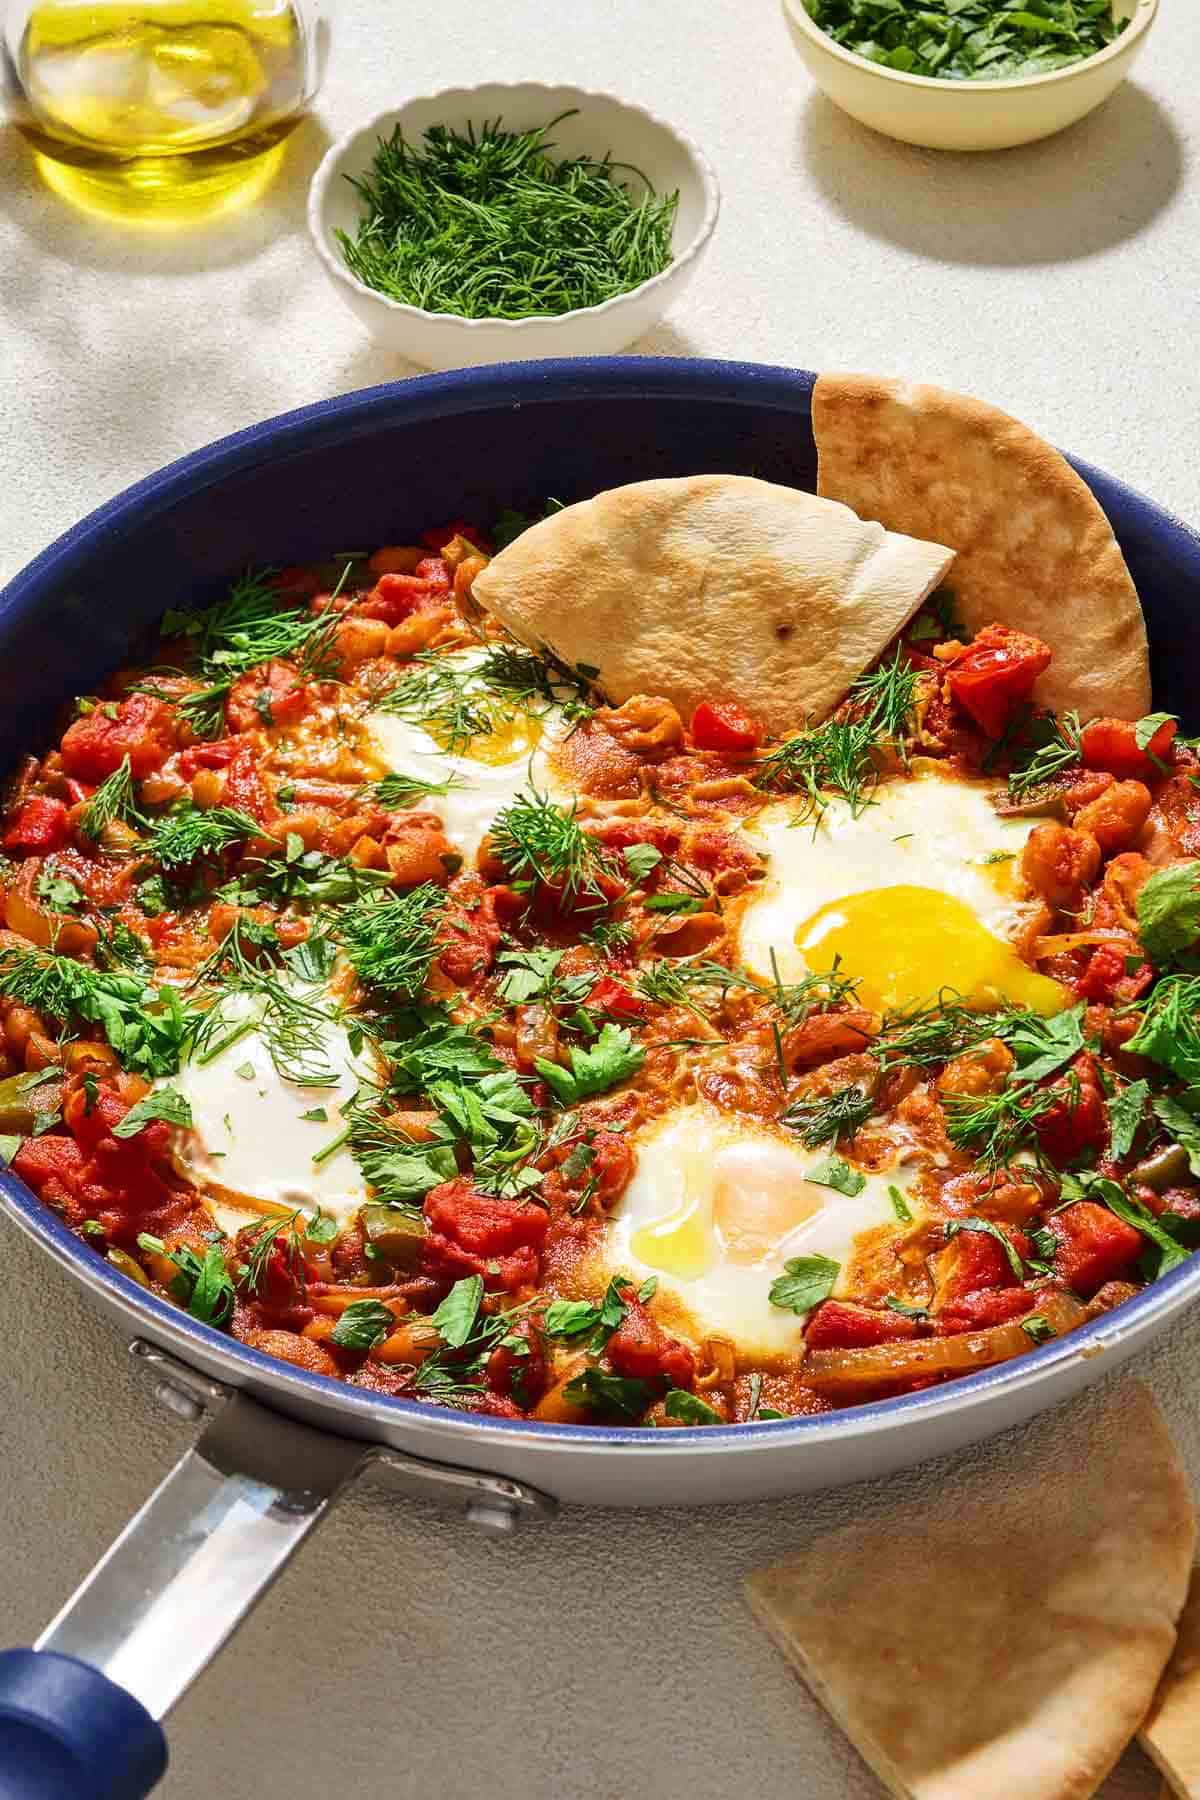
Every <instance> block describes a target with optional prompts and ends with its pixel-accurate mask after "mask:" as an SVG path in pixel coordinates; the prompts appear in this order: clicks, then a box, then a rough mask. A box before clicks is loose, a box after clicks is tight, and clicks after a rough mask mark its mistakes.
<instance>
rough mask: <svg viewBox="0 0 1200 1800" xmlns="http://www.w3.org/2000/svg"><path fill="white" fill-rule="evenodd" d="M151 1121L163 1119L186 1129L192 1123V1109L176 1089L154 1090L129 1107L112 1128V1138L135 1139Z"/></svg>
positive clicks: (169, 1123) (162, 1088)
mask: <svg viewBox="0 0 1200 1800" xmlns="http://www.w3.org/2000/svg"><path fill="white" fill-rule="evenodd" d="M153 1119H163V1120H165V1121H166V1123H167V1124H168V1125H179V1126H182V1127H183V1128H185V1129H187V1128H188V1127H190V1126H191V1123H192V1109H191V1106H190V1105H189V1104H188V1102H187V1100H186V1099H185V1098H184V1096H183V1095H182V1094H181V1093H179V1092H178V1090H177V1089H175V1088H169V1087H161V1088H155V1090H154V1092H153V1093H151V1094H147V1095H146V1097H145V1099H144V1100H139V1101H137V1103H136V1104H135V1105H133V1106H131V1107H130V1109H129V1111H128V1112H127V1113H126V1114H125V1117H124V1118H123V1119H121V1120H120V1121H119V1122H118V1123H117V1124H116V1125H114V1126H113V1136H114V1137H115V1138H131V1137H136V1136H137V1135H138V1133H139V1132H140V1131H144V1130H145V1128H146V1126H147V1125H149V1124H150V1122H151V1120H153Z"/></svg>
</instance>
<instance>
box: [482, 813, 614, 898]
mask: <svg viewBox="0 0 1200 1800" xmlns="http://www.w3.org/2000/svg"><path fill="white" fill-rule="evenodd" d="M577 812H578V807H577V804H575V803H572V804H571V805H570V806H557V805H556V804H555V803H554V801H552V800H550V799H548V798H547V797H546V795H544V794H539V793H538V792H537V790H536V788H534V787H532V786H531V787H530V788H529V789H528V791H527V792H525V793H522V794H518V795H517V797H516V799H515V800H513V801H511V802H510V804H509V805H508V806H506V807H504V808H503V810H502V811H501V812H499V813H497V815H496V817H495V820H494V821H493V823H492V829H491V848H492V852H493V854H494V855H495V856H497V857H499V859H500V861H501V862H502V863H503V864H504V866H505V868H506V869H507V870H508V872H509V874H510V875H511V876H512V877H513V880H514V882H515V883H518V884H523V885H525V886H526V887H531V886H532V885H533V884H534V883H535V882H538V881H541V882H545V883H546V885H547V886H549V887H553V888H556V889H559V890H560V891H561V892H562V893H563V894H566V895H569V896H575V895H581V894H582V895H591V896H593V897H594V898H595V900H596V901H597V903H598V904H600V905H604V904H606V901H605V895H604V890H603V889H602V887H601V886H600V882H599V877H600V875H601V874H603V873H605V872H611V871H607V865H606V862H605V857H604V852H603V850H602V848H601V846H600V844H599V843H598V842H597V840H596V839H595V838H594V837H593V836H592V835H591V834H590V832H587V831H585V830H584V829H583V827H582V825H580V823H579V820H578V818H577V816H576V815H577Z"/></svg>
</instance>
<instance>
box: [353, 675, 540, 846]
mask: <svg viewBox="0 0 1200 1800" xmlns="http://www.w3.org/2000/svg"><path fill="white" fill-rule="evenodd" d="M484 654H485V652H483V651H482V650H461V651H455V652H454V653H453V654H452V655H450V656H447V658H446V662H447V663H448V664H449V665H450V666H452V667H454V668H457V669H460V670H463V669H465V670H470V669H472V668H475V667H477V666H478V665H479V663H480V662H481V661H482V660H483V657H484ZM480 685H482V684H480ZM468 691H469V689H468ZM366 728H367V735H368V737H369V739H370V743H371V748H372V750H373V752H374V754H375V755H376V756H377V757H378V758H379V760H380V762H381V763H382V764H383V765H384V767H385V768H386V769H387V770H388V771H389V772H391V773H393V774H398V775H413V776H420V777H422V778H424V779H426V780H429V781H436V782H443V781H449V780H452V781H453V782H454V786H452V787H451V788H450V790H449V792H448V793H446V794H434V795H431V797H430V798H429V799H428V800H426V801H422V802H420V804H421V806H422V808H427V809H428V810H429V811H431V812H437V813H439V814H440V815H441V819H442V824H443V827H444V829H445V832H446V836H447V837H448V838H449V839H450V842H451V843H452V844H453V845H454V847H455V849H456V850H458V851H459V852H460V853H461V855H462V856H463V859H464V861H465V863H466V865H467V866H468V867H473V866H474V863H475V857H476V854H477V852H478V850H479V846H480V844H481V843H482V842H483V839H484V837H485V836H486V835H487V832H488V830H489V828H490V827H491V824H492V821H493V819H494V818H495V817H496V814H497V813H498V812H501V811H502V810H503V808H504V807H506V806H508V805H509V804H510V803H511V802H512V801H513V800H514V799H515V798H516V796H517V795H518V794H519V793H520V792H521V791H522V790H523V789H525V788H528V787H530V786H531V785H532V786H533V787H535V788H536V789H537V791H538V792H539V793H541V794H550V795H552V796H554V797H556V798H557V797H561V789H562V784H561V782H559V781H557V780H556V777H555V772H554V767H553V763H552V761H551V753H552V751H553V748H554V745H555V743H556V742H557V741H558V739H559V737H560V735H561V732H562V716H561V713H560V712H559V710H558V708H557V707H554V706H547V707H546V708H545V709H544V710H543V711H542V712H541V713H539V714H536V715H530V714H528V713H524V712H522V711H520V710H519V709H517V708H514V709H513V710H512V714H511V717H510V718H508V719H507V720H506V721H505V724H504V727H503V729H502V730H500V731H496V732H493V733H491V734H489V735H488V736H486V737H478V738H475V739H473V740H472V742H471V743H470V744H469V745H468V746H467V748H466V749H465V750H463V751H453V752H452V751H450V750H447V749H445V748H443V746H442V745H441V744H439V743H438V741H437V739H436V738H435V737H433V736H432V735H431V733H430V732H428V731H426V729H425V727H424V726H423V725H417V724H415V723H413V722H412V721H411V720H409V719H401V718H397V717H396V716H395V715H394V714H392V713H386V712H373V713H370V714H368V716H367V720H366Z"/></svg>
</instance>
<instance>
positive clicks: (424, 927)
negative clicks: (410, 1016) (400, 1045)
mask: <svg viewBox="0 0 1200 1800" xmlns="http://www.w3.org/2000/svg"><path fill="white" fill-rule="evenodd" d="M445 904H446V894H445V889H444V888H440V887H437V886H436V885H435V884H434V883H433V882H425V883H424V884H423V885H422V886H420V887H415V888H410V889H409V891H408V892H407V893H406V894H393V893H382V892H377V893H371V894H364V895H363V896H362V897H361V898H360V899H358V900H356V901H354V902H353V903H352V904H351V905H350V906H347V907H345V908H344V909H343V910H342V911H341V912H339V913H338V915H337V925H336V929H337V934H338V937H339V939H340V940H341V944H342V948H343V949H344V950H345V952H346V956H347V958H348V960H349V962H350V964H351V966H352V967H353V969H354V972H355V974H356V975H357V976H358V978H359V980H360V981H361V982H363V984H364V985H365V986H366V987H369V988H375V989H377V990H378V991H379V992H380V993H383V994H387V995H389V996H392V997H394V998H397V999H400V1000H404V1001H410V1000H415V999H417V998H418V996H419V995H420V993H421V991H422V990H423V988H424V986H425V982H426V979H427V977H428V975H429V965H430V963H431V962H432V960H433V953H434V946H435V944H436V942H437V934H438V927H439V925H440V924H441V919H442V914H443V911H444V909H445Z"/></svg>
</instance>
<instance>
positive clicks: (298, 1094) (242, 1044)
mask: <svg viewBox="0 0 1200 1800" xmlns="http://www.w3.org/2000/svg"><path fill="white" fill-rule="evenodd" d="M255 1007H256V1003H255V1002H254V1000H253V999H252V998H251V997H250V996H249V995H237V994H235V995H232V996H231V997H230V998H229V1000H228V1001H227V1002H226V1005H225V1008H224V1013H225V1017H226V1018H227V1019H228V1020H229V1022H230V1024H231V1025H232V1024H234V1023H235V1022H236V1021H238V1020H239V1019H250V1018H253V1017H254V1016H255ZM324 1042H325V1051H326V1057H327V1061H328V1066H329V1068H330V1069H331V1070H333V1071H334V1072H335V1073H336V1075H337V1080H336V1082H334V1083H333V1084H332V1085H331V1086H329V1087H302V1086H300V1085H298V1084H297V1083H296V1082H291V1081H285V1080H284V1079H283V1078H282V1076H281V1075H280V1074H279V1073H278V1071H277V1070H276V1068H275V1066H274V1064H273V1063H272V1061H271V1053H270V1050H269V1048H268V1046H267V1043H266V1041H265V1040H264V1038H263V1037H262V1035H261V1034H260V1033H259V1032H258V1031H256V1030H250V1031H248V1032H247V1033H246V1034H245V1036H244V1037H239V1038H238V1039H237V1040H236V1041H235V1042H234V1043H232V1044H229V1045H228V1046H227V1047H226V1048H225V1049H223V1050H222V1051H221V1052H220V1053H219V1054H218V1055H217V1056H214V1057H213V1059H212V1061H211V1062H207V1063H201V1062H197V1061H196V1060H195V1058H192V1059H191V1060H190V1061H189V1062H187V1063H185V1065H184V1067H183V1069H182V1070H181V1071H180V1074H179V1075H178V1077H176V1079H175V1080H174V1081H173V1082H172V1086H174V1087H176V1088H178V1089H179V1091H180V1092H181V1093H182V1094H183V1095H184V1097H185V1098H186V1100H187V1101H188V1104H189V1105H190V1106H191V1109H192V1129H191V1130H190V1131H188V1132H185V1133H181V1134H180V1143H179V1150H178V1156H179V1161H180V1166H181V1168H182V1170H183V1172H184V1173H185V1174H186V1175H187V1177H188V1178H189V1180H191V1181H193V1182H195V1183H196V1185H197V1186H198V1187H200V1188H202V1189H210V1188H212V1187H213V1186H214V1185H215V1186H217V1187H220V1188H224V1189H230V1190H232V1191H233V1192H234V1193H235V1194H246V1195H249V1196H250V1197H251V1198H253V1199H256V1200H265V1201H269V1202H271V1203H273V1204H274V1205H276V1206H281V1207H286V1208H287V1209H288V1210H289V1211H294V1210H296V1209H297V1208H298V1209H299V1210H300V1211H302V1212H304V1213H307V1214H310V1215H312V1214H315V1213H316V1212H317V1210H318V1208H320V1209H321V1210H322V1211H324V1212H326V1213H329V1214H331V1215H332V1216H333V1217H334V1218H335V1219H336V1220H337V1221H338V1222H339V1224H340V1223H342V1222H343V1221H345V1220H346V1219H348V1218H349V1217H350V1215H351V1214H352V1213H353V1212H354V1211H355V1210H356V1209H357V1208H358V1207H360V1206H361V1205H362V1204H363V1202H364V1201H365V1200H366V1198H367V1190H366V1187H365V1185H364V1183H363V1179H362V1176H361V1175H360V1174H359V1171H358V1165H357V1164H356V1163H355V1161H354V1158H353V1157H352V1156H351V1154H350V1151H349V1150H348V1148H347V1147H346V1146H345V1145H342V1147H341V1148H340V1149H337V1150H335V1151H334V1152H333V1153H332V1154H331V1155H329V1156H327V1157H324V1158H322V1160H321V1161H319V1162H318V1161H316V1160H314V1159H315V1158H316V1157H317V1156H318V1155H319V1153H320V1152H321V1151H322V1150H324V1149H325V1147H326V1146H327V1145H328V1144H330V1143H332V1142H333V1140H334V1139H335V1138H337V1136H338V1135H339V1133H340V1132H341V1131H342V1129H343V1125H344V1121H343V1118H342V1115H341V1110H340V1109H341V1107H342V1106H343V1105H344V1104H345V1102H346V1101H348V1100H349V1099H350V1098H351V1097H352V1096H353V1094H354V1092H355V1090H356V1088H357V1087H358V1085H359V1082H360V1079H361V1075H362V1074H363V1072H364V1071H363V1070H362V1069H361V1067H360V1066H359V1065H358V1064H357V1063H356V1059H355V1057H354V1055H353V1052H352V1050H351V1047H350V1041H349V1038H348V1037H347V1035H346V1032H345V1030H344V1028H343V1027H342V1026H341V1025H339V1024H337V1023H336V1022H334V1021H331V1022H330V1025H329V1027H328V1029H327V1031H326V1032H325V1034H324ZM321 1110H323V1111H324V1113H325V1115H326V1117H325V1118H324V1119H320V1118H318V1119H312V1118H306V1117H305V1116H304V1115H305V1114H306V1113H312V1112H316V1111H321ZM213 1210H214V1213H215V1214H216V1216H217V1219H218V1223H220V1224H222V1225H224V1226H225V1227H226V1229H230V1228H232V1229H236V1227H237V1225H238V1224H241V1223H244V1220H243V1219H237V1220H236V1221H233V1222H232V1227H231V1225H230V1223H229V1222H228V1221H227V1219H226V1217H225V1216H224V1215H225V1213H226V1212H227V1211H228V1210H229V1208H228V1203H223V1202H221V1201H220V1200H218V1201H216V1203H215V1204H214V1205H213Z"/></svg>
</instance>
